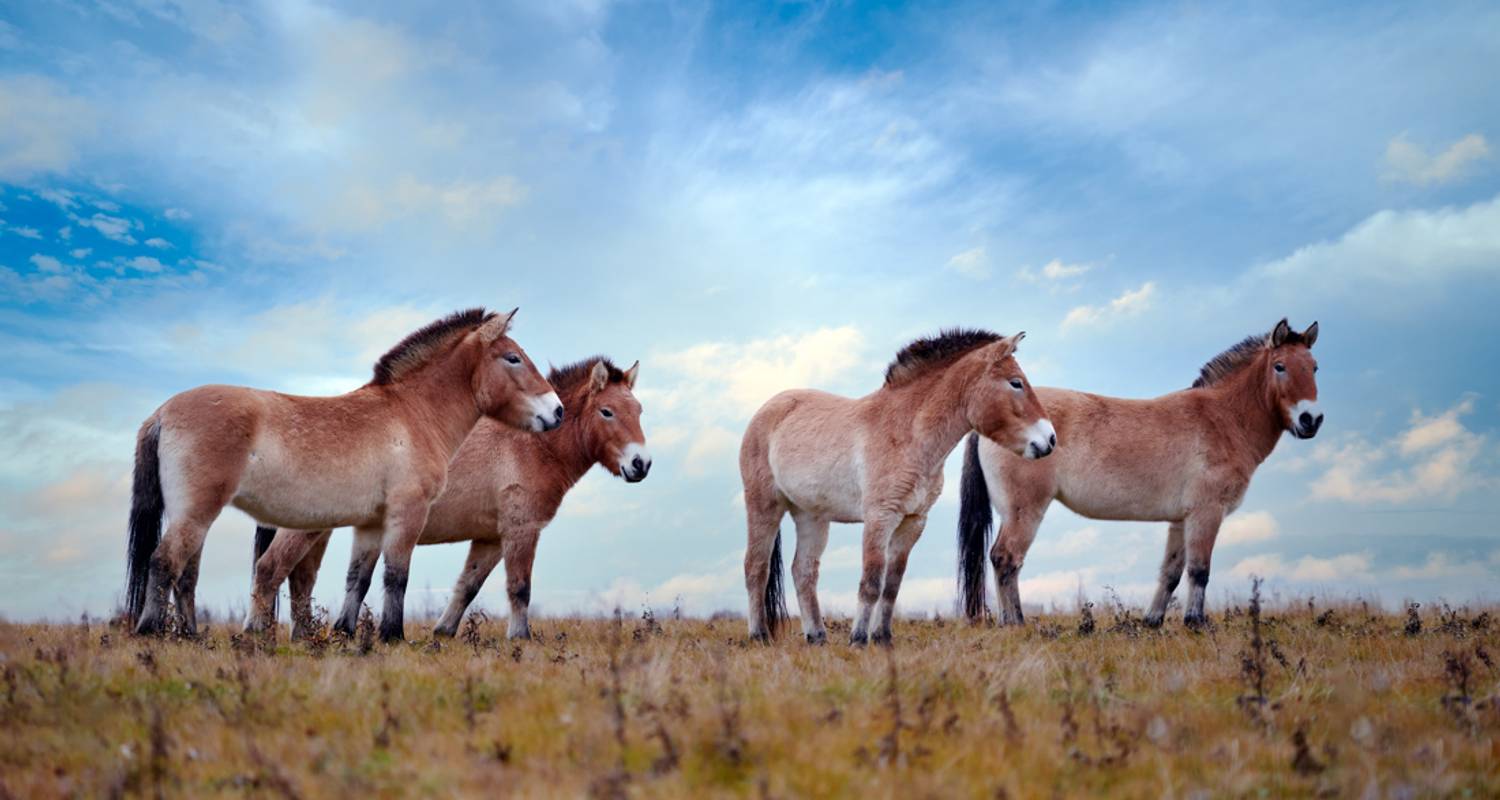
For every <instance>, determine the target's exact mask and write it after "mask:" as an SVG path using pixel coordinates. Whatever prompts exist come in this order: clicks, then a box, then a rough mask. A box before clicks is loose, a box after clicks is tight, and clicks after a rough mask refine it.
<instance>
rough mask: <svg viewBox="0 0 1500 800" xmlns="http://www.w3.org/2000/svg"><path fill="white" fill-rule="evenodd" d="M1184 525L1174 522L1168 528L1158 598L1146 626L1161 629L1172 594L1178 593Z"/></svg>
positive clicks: (1152, 606) (1183, 558) (1152, 599)
mask: <svg viewBox="0 0 1500 800" xmlns="http://www.w3.org/2000/svg"><path fill="white" fill-rule="evenodd" d="M1182 529H1183V523H1181V522H1174V523H1172V524H1171V525H1170V526H1168V527H1167V552H1166V555H1164V556H1162V559H1161V576H1160V577H1159V578H1158V579H1157V580H1158V583H1157V585H1156V596H1155V597H1153V598H1151V610H1149V611H1147V612H1146V624H1147V625H1149V626H1151V627H1153V628H1160V627H1161V623H1162V620H1164V619H1166V616H1167V604H1168V603H1170V602H1172V592H1175V591H1177V582H1178V581H1180V580H1182V565H1183V563H1184V560H1185V555H1186V554H1185V553H1184V552H1183V542H1182V539H1183V531H1182Z"/></svg>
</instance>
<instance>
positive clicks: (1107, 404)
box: [958, 319, 1323, 629]
mask: <svg viewBox="0 0 1500 800" xmlns="http://www.w3.org/2000/svg"><path fill="white" fill-rule="evenodd" d="M1317 340H1318V323H1316V322H1314V323H1313V324H1312V325H1311V326H1310V327H1308V328H1307V330H1304V331H1302V332H1301V333H1298V332H1296V331H1294V330H1292V328H1291V326H1290V325H1289V324H1287V321H1286V320H1285V319H1283V320H1281V321H1280V322H1278V323H1276V326H1275V327H1274V328H1273V329H1272V330H1271V332H1270V333H1268V334H1261V335H1256V336H1250V337H1247V338H1246V339H1244V340H1243V341H1241V342H1240V343H1239V344H1236V345H1235V346H1233V347H1231V348H1229V349H1228V350H1225V351H1224V352H1223V353H1220V354H1219V355H1217V356H1215V357H1214V358H1213V359H1212V360H1210V361H1209V362H1208V363H1207V364H1205V365H1204V366H1203V368H1202V370H1201V371H1200V372H1199V375H1198V378H1197V379H1196V380H1195V381H1193V385H1192V387H1191V388H1188V389H1185V390H1182V391H1178V392H1174V393H1172V394H1168V395H1165V396H1162V397H1158V398H1155V399H1152V400H1127V399H1122V398H1117V397H1102V396H1100V395H1094V394H1087V393H1084V392H1077V391H1071V390H1068V389H1053V388H1047V387H1042V388H1039V389H1037V395H1038V396H1039V397H1040V398H1041V399H1042V402H1043V403H1044V404H1045V405H1046V406H1047V410H1048V411H1049V412H1051V413H1052V420H1053V421H1054V422H1055V423H1056V424H1057V431H1058V435H1059V436H1060V437H1061V439H1062V441H1063V443H1064V444H1066V445H1067V446H1066V447H1064V448H1063V451H1062V454H1061V455H1059V456H1058V457H1056V458H1052V459H1049V460H1048V461H1046V462H1037V463H1033V462H1029V461H1023V460H1021V459H1019V458H1015V457H1014V456H1012V455H1011V454H1009V453H1006V452H1005V451H1004V450H1002V449H1001V448H998V447H995V446H993V445H990V444H989V443H987V442H984V441H981V440H979V439H978V438H977V437H976V438H971V439H970V441H969V442H968V445H967V446H966V448H965V453H964V468H963V475H962V478H961V479H960V482H961V490H960V500H959V529H958V540H959V584H960V595H961V597H962V602H963V607H964V611H965V613H966V614H967V616H968V617H969V618H970V619H971V620H978V619H979V618H980V617H981V616H982V615H983V614H984V611H985V596H984V595H985V586H984V584H985V580H984V578H985V575H984V561H985V559H984V554H985V550H986V549H987V545H988V540H989V536H990V528H991V519H992V518H991V510H990V506H991V503H992V502H993V505H994V508H995V510H998V511H999V512H1000V515H1001V526H1000V533H999V536H998V537H996V539H995V542H994V546H993V548H988V549H989V561H990V563H991V564H992V565H993V567H994V572H995V586H996V589H997V591H998V593H999V596H1000V624H1002V625H1021V624H1024V622H1025V618H1024V616H1023V615H1022V613H1021V597H1020V590H1019V586H1018V577H1019V573H1020V571H1021V565H1022V564H1023V563H1024V562H1025V559H1026V551H1027V550H1028V549H1029V548H1030V547H1031V542H1032V539H1034V538H1035V537H1036V531H1037V526H1039V525H1040V524H1041V522H1042V515H1043V514H1045V513H1046V511H1047V506H1048V505H1049V504H1051V502H1052V501H1053V500H1054V499H1055V500H1057V501H1058V502H1060V503H1062V504H1063V505H1064V506H1066V507H1067V508H1069V509H1071V510H1072V511H1074V512H1076V513H1078V514H1081V515H1083V516H1085V517H1089V518H1091V519H1103V520H1137V521H1150V522H1166V523H1168V528H1167V548H1166V556H1165V557H1164V558H1163V559H1162V565H1161V574H1160V577H1159V585H1158V586H1157V590H1156V595H1155V597H1154V598H1153V599H1152V601H1151V608H1150V610H1149V612H1148V613H1147V614H1146V618H1145V622H1146V624H1148V625H1150V626H1152V627H1160V626H1161V624H1162V620H1163V619H1164V618H1165V616H1166V613H1167V603H1168V602H1169V601H1170V600H1171V598H1172V592H1173V591H1174V590H1176V588H1177V583H1178V581H1179V580H1180V579H1181V578H1182V570H1183V566H1184V563H1185V564H1186V566H1187V574H1188V582H1189V586H1190V589H1189V592H1188V602H1187V607H1186V609H1185V611H1184V615H1183V622H1184V624H1185V625H1187V626H1188V627H1189V628H1194V629H1196V628H1201V627H1203V626H1204V625H1205V624H1206V623H1207V617H1205V616H1204V613H1203V595H1204V589H1205V587H1207V586H1208V571H1209V561H1210V559H1211V557H1212V555H1213V549H1214V539H1215V538H1216V537H1217V536H1218V533H1219V524H1220V523H1221V522H1223V520H1224V517H1225V516H1226V515H1228V514H1229V513H1231V512H1233V511H1234V510H1235V509H1236V508H1238V507H1239V505H1240V501H1241V500H1242V499H1244V496H1245V490H1246V489H1247V488H1248V487H1249V485H1250V478H1251V476H1252V475H1254V474H1255V469H1256V467H1258V466H1260V464H1261V462H1262V461H1265V460H1266V458H1267V457H1268V456H1270V454H1271V450H1272V449H1273V448H1275V447H1276V443H1277V441H1278V440H1279V439H1280V438H1281V434H1282V432H1283V431H1290V432H1291V433H1292V435H1293V436H1295V437H1297V438H1298V439H1311V438H1312V437H1313V436H1315V435H1317V433H1318V429H1319V428H1321V427H1322V425H1323V412H1322V411H1320V410H1319V408H1318V386H1317V381H1316V379H1315V377H1314V373H1315V372H1317V369H1318V365H1317V362H1316V361H1315V360H1314V359H1313V356H1312V346H1313V343H1314V342H1316V341H1317ZM1184 550H1186V555H1185V557H1184Z"/></svg>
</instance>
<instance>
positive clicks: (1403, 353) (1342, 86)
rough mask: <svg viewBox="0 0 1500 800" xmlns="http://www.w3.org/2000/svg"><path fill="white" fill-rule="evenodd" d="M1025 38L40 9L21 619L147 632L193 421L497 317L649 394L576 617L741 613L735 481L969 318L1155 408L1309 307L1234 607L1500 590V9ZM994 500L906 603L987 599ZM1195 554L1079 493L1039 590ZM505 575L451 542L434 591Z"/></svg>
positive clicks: (655, 12)
mask: <svg viewBox="0 0 1500 800" xmlns="http://www.w3.org/2000/svg"><path fill="white" fill-rule="evenodd" d="M1000 5H1001V4H989V3H972V4H965V3H957V4H940V3H924V4H910V5H908V4H884V3H882V4H860V5H857V6H856V5H853V4H825V3H776V4H771V5H757V4H749V3H725V4H720V5H705V4H672V3H621V4H615V3H608V2H598V1H594V0H578V1H577V2H557V3H549V4H540V5H537V4H516V5H515V6H513V7H506V5H505V4H494V3H474V4H463V3H454V4H445V5H444V10H443V12H442V13H441V14H435V13H433V12H432V11H431V10H426V11H408V10H406V9H404V8H403V7H401V6H395V7H391V8H382V7H381V5H380V4H357V5H356V4H351V5H349V6H343V7H341V6H332V5H318V4H308V3H294V2H287V3H272V4H264V5H262V4H250V5H245V6H241V5H238V4H219V3H215V2H201V3H200V2H161V1H156V2H139V3H131V2H112V3H108V4H100V5H93V4H87V3H71V2H56V3H51V2H48V3H25V4H7V5H5V6H3V7H0V220H3V223H0V352H4V353H5V355H6V358H5V362H6V368H5V370H4V371H3V373H0V443H3V444H0V448H4V449H3V451H0V455H3V458H0V508H4V509H5V513H4V514H3V518H0V580H4V581H5V582H6V583H7V585H8V587H9V588H8V589H7V591H6V592H5V594H4V599H3V600H0V613H3V614H4V615H6V616H9V617H12V618H35V617H54V618H63V617H72V616H76V615H77V614H79V613H82V612H85V611H87V612H89V613H92V614H96V615H97V614H103V613H106V612H108V611H109V610H110V609H111V608H112V607H113V604H114V602H115V600H116V598H117V596H118V593H119V588H120V585H121V582H122V576H123V555H124V520H125V514H126V507H127V503H128V497H127V492H128V485H129V469H130V459H131V449H132V446H133V439H134V431H135V429H136V426H137V425H138V424H139V422H140V420H141V419H143V418H144V417H145V416H146V415H148V414H149V413H150V412H151V410H152V409H153V408H155V406H156V405H158V404H159V403H160V402H162V401H163V400H165V399H166V398H167V397H169V396H170V395H172V394H173V393H175V392H178V391H181V390H182V389H186V388H189V387H191V386H194V385H198V384H202V383H209V382H222V383H242V384H248V385H254V386H263V387H269V388H276V389H280V390H284V391H291V392H302V393H334V392H340V391H346V390H348V389H351V388H354V387H355V386H358V385H359V384H360V383H362V382H363V381H364V380H365V379H366V378H367V377H368V373H369V367H370V364H371V363H372V362H373V360H374V359H375V358H376V357H377V356H378V355H379V354H380V353H381V352H383V351H384V350H385V349H386V348H387V347H389V346H390V345H391V344H392V343H394V342H395V341H396V340H397V339H399V338H400V336H401V335H402V334H404V333H405V332H406V331H408V330H410V329H412V328H414V327H416V326H417V325H420V324H421V323H423V322H425V321H427V320H429V319H431V318H433V317H436V316H438V315H439V314H442V313H445V312H447V311H449V310H452V309H454V308H457V307H464V306H470V305H476V304H483V305H488V306H492V307H497V308H510V307H511V306H516V305H519V306H520V307H521V314H520V316H519V317H518V322H519V326H520V327H519V329H518V332H517V336H518V338H519V340H520V341H521V342H522V343H523V344H524V345H525V346H526V347H527V349H528V351H529V352H530V353H531V354H532V355H533V356H534V357H536V358H537V359H538V360H539V361H542V362H544V363H545V362H547V361H551V362H554V363H564V362H568V361H571V360H574V359H576V358H578V357H581V356H583V355H586V354H590V353H594V352H605V353H608V354H610V355H612V356H613V357H614V358H615V359H616V360H618V361H622V362H624V363H629V362H630V361H633V360H635V359H640V360H641V361H642V373H641V379H640V385H639V392H638V393H639V396H640V397H641V399H642V402H643V403H644V405H645V406H646V417H645V424H646V430H647V434H648V436H649V438H650V444H651V449H652V451H653V455H654V456H655V460H656V466H655V468H654V469H653V471H652V474H651V477H650V478H649V479H648V480H647V481H645V482H643V483H641V484H638V485H630V486H627V485H625V484H624V483H623V482H620V481H618V480H615V479H613V478H610V477H609V476H608V475H606V474H604V473H603V472H602V471H596V473H594V474H591V475H590V477H589V478H588V479H586V480H585V481H584V482H583V483H582V484H581V485H580V486H579V487H578V489H577V490H576V491H575V494H574V496H572V497H570V499H569V501H568V502H567V503H565V504H564V509H563V512H562V514H561V516H560V517H559V518H558V520H557V521H556V522H555V523H554V524H553V525H552V526H551V527H550V528H549V529H548V530H547V532H546V533H545V534H544V536H543V540H542V544H541V546H540V550H539V557H538V564H537V575H536V580H535V591H534V598H535V607H536V609H537V610H538V611H539V612H541V613H546V612H547V611H554V612H563V611H572V610H598V609H604V608H608V607H610V606H611V605H613V604H614V603H622V604H625V605H626V606H627V607H638V606H639V604H641V603H644V602H650V603H653V604H657V605H671V604H672V603H673V602H675V601H676V600H677V599H678V598H680V599H681V602H682V604H683V606H684V608H686V609H687V610H689V611H699V612H705V611H711V610H714V609H718V608H730V609H741V608H742V607H743V603H744V599H743V596H742V590H741V588H740V586H741V578H740V575H739V560H740V557H741V552H742V549H743V546H744V532H743V524H744V520H743V511H742V508H741V506H740V504H739V498H738V493H739V484H738V475H737V468H736V463H735V453H736V450H737V447H738V439H739V435H740V433H741V432H742V430H743V427H744V424H745V422H746V421H747V420H748V418H749V416H750V414H752V413H753V412H754V410H755V408H756V407H757V406H758V405H759V403H760V402H762V401H763V400H765V399H766V398H767V397H769V396H770V395H771V394H773V393H774V392H775V391H777V390H779V389H782V388H787V387H791V386H814V387H818V388H823V389H827V390H831V391H839V392H844V393H848V394H862V393H864V392H867V391H870V390H872V389H873V388H875V387H876V386H877V385H878V383H879V380H880V375H881V372H882V367H883V365H884V363H885V362H886V361H887V360H889V358H890V356H891V355H892V354H893V353H894V352H895V351H896V350H897V349H898V348H899V347H900V346H901V345H903V344H904V343H905V342H907V341H909V340H910V339H912V338H914V337H916V336H919V335H923V334H925V333H929V332H932V331H934V330H935V329H937V328H938V327H940V326H947V325H957V324H963V325H975V326H983V327H988V328H992V329H995V330H998V331H1002V332H1007V333H1008V332H1013V331H1016V330H1021V329H1024V330H1026V331H1028V337H1027V340H1026V342H1025V344H1024V345H1023V348H1022V351H1021V359H1022V364H1023V366H1024V367H1025V368H1026V369H1027V371H1028V374H1029V375H1030V376H1031V378H1032V379H1033V380H1034V381H1035V382H1036V383H1038V384H1043V385H1061V386H1069V387H1074V388H1079V389H1084V390H1089V391H1094V392H1100V393H1107V394H1118V395H1125V396H1152V395H1157V394H1162V393H1165V392H1168V391H1173V390H1176V389H1179V388H1182V387H1184V386H1186V385H1187V384H1188V383H1189V382H1190V381H1191V380H1192V378H1193V377H1194V376H1195V375H1196V373H1197V369H1198V367H1199V366H1200V365H1201V364H1202V362H1204V361H1205V360H1207V359H1208V358H1210V357H1211V356H1213V355H1214V354H1216V353H1217V352H1219V351H1220V350H1222V349H1223V348H1224V347H1227V346H1228V345H1230V344H1232V343H1234V342H1236V341H1238V340H1239V339H1240V338H1241V337H1243V336H1245V335H1247V334H1249V333H1252V332H1257V331H1264V330H1266V329H1268V328H1269V327H1270V326H1271V325H1272V324H1273V323H1274V322H1275V321H1276V320H1277V319H1279V318H1281V317H1282V316H1289V317H1291V319H1292V322H1293V323H1294V324H1296V325H1297V326H1299V327H1301V326H1305V325H1307V324H1309V323H1310V322H1311V321H1313V320H1314V319H1317V320H1319V321H1320V322H1321V323H1322V326H1321V328H1322V336H1321V338H1320V340H1319V343H1318V347H1317V350H1318V356H1319V359H1320V363H1321V366H1322V370H1321V372H1320V373H1319V376H1320V385H1321V392H1322V397H1321V401H1322V404H1323V405H1324V407H1325V410H1326V411H1327V414H1328V421H1327V423H1326V424H1325V426H1324V429H1323V432H1322V433H1321V434H1320V436H1319V437H1318V439H1316V440H1314V441H1312V442H1300V441H1295V440H1292V439H1290V438H1288V439H1287V440H1286V441H1284V442H1282V444H1281V445H1280V446H1279V447H1278V448H1277V451H1276V452H1275V454H1274V455H1273V456H1272V457H1271V459H1270V460H1269V461H1268V462H1267V463H1266V464H1265V465H1264V466H1263V467H1262V469H1261V471H1260V472H1259V473H1258V474H1257V476H1256V479H1255V482H1254V483H1253V485H1252V487H1251V490H1250V493H1249V496H1248V497H1247V498H1246V501H1245V504H1244V506H1243V508H1242V510H1241V512H1240V513H1239V514H1238V515H1236V517H1234V518H1233V519H1232V520H1231V522H1230V524H1229V526H1228V531H1227V532H1226V534H1225V535H1224V536H1223V537H1221V540H1220V546H1219V548H1218V550H1217V552H1216V555H1215V563H1214V569H1215V572H1214V575H1215V577H1214V581H1213V583H1212V584H1211V586H1210V598H1211V600H1216V601H1222V600H1223V599H1224V598H1225V597H1228V596H1233V595H1243V594H1244V592H1245V590H1246V586H1247V584H1248V576H1249V575H1250V574H1252V573H1254V574H1260V575H1265V576H1267V577H1268V579H1269V580H1270V585H1271V587H1272V589H1273V590H1274V591H1276V592H1278V593H1283V594H1285V595H1287V596H1291V595H1300V594H1316V595H1318V596H1329V597H1346V596H1351V595H1355V594H1358V595H1360V596H1363V597H1368V598H1373V599H1379V600H1381V601H1383V602H1386V603H1389V604H1394V603H1396V602H1399V601H1400V600H1402V599H1403V598H1406V597H1414V598H1419V599H1422V600H1432V599H1436V598H1440V597H1441V598H1446V599H1448V600H1450V601H1452V602H1467V601H1472V600H1475V599H1491V600H1493V599H1495V598H1494V593H1493V590H1492V589H1490V588H1489V587H1491V586H1493V585H1495V580H1496V578H1497V576H1500V532H1497V530H1496V525H1495V522H1494V520H1495V518H1496V514H1497V512H1500V501H1497V499H1496V498H1497V492H1496V489H1497V487H1500V458H1497V445H1496V435H1497V434H1496V429H1497V423H1500V378H1497V376H1496V373H1495V371H1494V369H1493V367H1492V365H1493V364H1494V363H1495V361H1496V358H1495V357H1496V344H1495V342H1496V339H1497V333H1500V327H1497V322H1496V318H1495V315H1494V313H1493V309H1494V308H1495V307H1496V305H1497V303H1500V165H1497V155H1496V153H1495V149H1496V148H1497V147H1500V144H1497V143H1496V137H1500V89H1497V88H1496V83H1495V81H1494V80H1493V76H1494V75H1496V74H1500V48H1497V47H1496V45H1495V41H1496V36H1497V35H1500V10H1497V9H1496V8H1494V6H1493V5H1492V4H1490V5H1486V4H1478V3H1476V4H1462V3H1453V4H1426V5H1425V6H1423V7H1418V8H1410V7H1403V6H1398V5H1376V4H1356V5H1347V6H1346V5H1342V4H1309V3H1296V4H1284V5H1273V4H1261V5H1257V6H1256V7H1255V10H1253V11H1251V12H1248V13H1247V12H1244V11H1242V10H1240V9H1236V8H1232V7H1227V6H1220V5H1216V4H1199V3H1187V4H1170V5H1168V4H1157V5H1145V6H1136V5H1132V6H1114V5H1105V4H1088V5H1073V4H1031V5H1028V6H1027V7H1026V8H1022V9H1013V8H1004V7H997V6H1000ZM949 474H950V479H952V478H956V477H957V459H956V457H955V458H954V459H951V460H950V464H949ZM955 510H956V492H953V491H950V492H949V493H948V495H946V496H945V497H944V498H943V499H942V500H941V501H940V502H939V504H938V506H937V507H936V508H935V509H934V512H933V514H932V516H931V519H930V522H929V526H928V530H927V533H926V535H925V536H924V537H923V539H922V541H921V542H920V543H919V544H918V546H917V547H916V550H915V552H914V554H913V560H912V565H911V568H910V571H909V573H908V578H907V581H906V583H905V585H904V587H903V598H902V606H903V608H905V609H906V610H908V611H912V612H924V611H930V610H932V609H935V608H938V609H944V610H946V609H947V608H948V607H949V605H948V604H949V603H950V598H951V596H952V586H953V566H952V564H953V558H954V544H953V540H954V536H953V525H954V516H955V513H954V512H955ZM251 527H252V526H251V523H250V522H249V521H248V520H247V519H246V518H245V517H244V516H243V515H241V514H239V512H236V511H232V510H231V511H228V512H226V513H225V514H224V516H223V517H222V518H221V519H220V521H219V523H218V524H217V525H216V526H215V528H214V529H213V531H212V532H211V534H210V536H209V539H208V545H207V551H206V554H205V561H204V572H203V578H202V582H201V584H200V593H201V600H200V603H201V604H207V605H209V606H213V607H219V608H230V607H242V606H243V604H244V599H245V596H246V587H247V584H248V576H249V565H248V560H249V556H248V551H249V546H250V531H251ZM788 530H790V528H789V526H788ZM1164 536H1165V526H1164V525H1155V524H1152V525H1147V524H1138V523H1110V522H1091V521H1087V520H1082V519H1080V518H1078V517H1075V516H1072V515H1071V514H1068V513H1067V512H1065V511H1063V510H1062V509H1060V508H1054V509H1053V511H1052V512H1051V513H1050V514H1049V516H1048V519H1047V522H1046V523H1045V525H1044V527H1043V529H1042V532H1041V535H1040V536H1039V538H1038V541H1037V544H1036V546H1035V547H1034V549H1033V551H1032V556H1031V558H1030V559H1029V561H1028V563H1027V566H1026V568H1025V571H1024V572H1023V581H1022V590H1023V596H1024V597H1025V598H1026V599H1027V600H1028V601H1035V602H1043V603H1046V602H1059V603H1064V604H1071V602H1072V601H1073V598H1074V597H1075V596H1076V594H1077V592H1078V591H1079V589H1080V587H1081V588H1082V590H1083V591H1084V592H1085V593H1087V594H1088V595H1090V596H1091V597H1097V596H1099V595H1100V593H1101V592H1103V590H1104V587H1106V586H1110V587H1113V588H1115V589H1117V590H1118V591H1119V592H1120V593H1121V594H1122V595H1124V596H1126V597H1127V598H1133V599H1143V598H1144V597H1145V596H1146V595H1147V593H1148V591H1149V587H1150V584H1151V581H1152V579H1153V576H1154V573H1155V570H1156V565H1157V563H1158V562H1159V559H1160V549H1161V545H1162V541H1163V539H1164ZM857 542H858V531H857V529H855V528H853V527H850V526H838V529H836V530H835V531H834V533H833V537H832V539H831V543H830V550H829V554H828V557H827V558H826V560H825V567H824V572H823V580H822V590H823V594H824V596H825V598H826V600H825V602H826V604H828V605H830V606H831V607H833V608H835V609H847V608H848V607H849V606H851V605H852V598H853V592H854V588H855V581H856V580H857V578H856V562H857V547H856V545H857ZM346 548H347V534H346V533H341V534H339V536H338V537H336V539H335V543H334V545H333V546H332V548H331V549H330V555H329V557H328V561H327V562H326V564H327V566H326V568H325V570H324V576H323V580H321V581H320V583H319V585H318V590H317V598H318V600H319V601H320V602H323V603H328V604H334V603H336V602H337V600H338V595H339V587H338V583H339V575H340V574H341V573H342V571H343V570H342V564H343V561H344V559H345V557H346V552H347V550H346ZM463 553H464V551H463V548H462V546H444V547H433V548H423V549H422V550H420V551H419V553H418V555H417V557H416V558H415V559H414V567H413V568H414V575H413V580H412V583H411V585H412V587H414V588H413V592H412V593H411V594H410V595H409V598H410V602H412V603H415V604H417V605H418V606H419V607H421V606H424V605H431V606H441V605H442V604H443V603H444V602H445V600H446V596H447V590H448V587H449V586H450V585H451V582H452V580H453V579H454V577H455V576H456V574H457V571H458V568H459V566H460V565H461V563H462V560H463ZM480 601H481V602H482V603H485V604H487V605H488V606H490V607H491V608H497V607H503V592H502V586H501V582H499V581H495V582H493V583H492V584H491V585H490V586H488V587H487V588H486V591H485V592H484V593H483V594H482V595H481V597H480Z"/></svg>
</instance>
